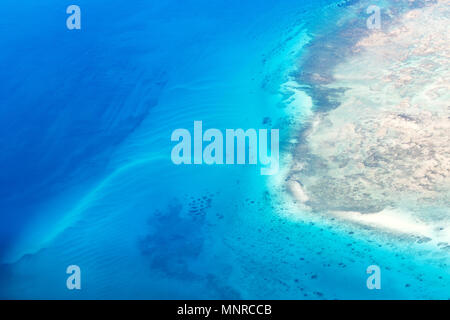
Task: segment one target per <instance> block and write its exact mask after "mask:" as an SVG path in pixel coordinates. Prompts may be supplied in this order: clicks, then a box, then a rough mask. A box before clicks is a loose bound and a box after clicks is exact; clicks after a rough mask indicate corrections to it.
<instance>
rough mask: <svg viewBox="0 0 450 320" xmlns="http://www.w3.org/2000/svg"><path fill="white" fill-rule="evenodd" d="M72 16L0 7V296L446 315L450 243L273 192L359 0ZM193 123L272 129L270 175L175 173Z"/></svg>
mask: <svg viewBox="0 0 450 320" xmlns="http://www.w3.org/2000/svg"><path fill="white" fill-rule="evenodd" d="M72 2H73V3H65V2H61V1H57V0H41V1H32V0H23V1H21V2H20V4H19V3H18V2H17V1H13V0H3V1H2V2H1V4H0V8H1V12H2V13H1V17H0V28H1V30H2V32H1V35H0V47H1V48H2V50H1V51H0V70H1V72H0V84H1V85H0V166H1V168H2V171H1V173H0V298H2V299H448V298H450V268H449V260H450V258H449V256H450V254H449V252H450V251H449V248H450V247H449V245H448V243H447V244H445V243H444V242H442V241H441V242H439V245H438V244H436V243H434V242H433V241H431V242H430V241H427V239H428V238H426V237H424V236H423V235H420V234H414V232H415V231H414V230H412V231H411V230H408V226H409V225H408V224H406V225H404V226H403V231H405V232H404V233H402V232H398V231H399V230H396V232H391V231H389V230H384V229H383V228H378V225H375V226H374V225H370V223H369V224H367V223H366V224H355V223H354V222H352V221H348V220H347V219H342V218H340V217H339V216H338V215H337V216H336V215H332V214H329V213H328V211H327V210H328V208H322V207H320V206H316V207H314V206H313V209H311V208H306V207H305V206H303V205H302V204H300V203H299V202H300V201H298V199H297V198H296V197H295V193H294V194H293V192H292V190H289V187H288V185H287V183H286V181H288V180H289V177H291V175H292V170H293V163H294V162H295V161H294V160H295V157H296V156H297V155H298V152H299V151H298V150H299V148H300V150H301V146H302V145H303V144H304V141H302V132H303V131H302V130H305V128H308V127H310V126H311V123H313V121H312V120H311V119H314V116H315V115H317V114H319V113H321V112H327V111H329V110H332V109H334V108H336V105H335V104H334V101H330V99H328V97H329V96H327V94H329V91H327V92H325V93H326V94H325V93H324V91H320V90H319V89H323V88H319V89H317V88H316V89H317V90H315V87H314V86H313V84H314V83H313V81H310V82H308V81H307V80H311V79H310V78H308V77H307V75H306V76H305V74H306V72H307V73H308V74H314V73H315V72H317V73H318V74H321V72H323V74H327V72H328V70H330V69H331V68H332V67H333V66H336V65H339V64H340V63H341V62H347V63H348V55H347V53H348V51H349V50H350V49H351V48H352V45H354V43H356V42H357V41H359V40H360V39H361V38H362V37H364V36H366V34H365V33H361V32H360V31H355V32H353V30H361V28H365V25H366V19H367V17H368V16H369V15H368V14H367V13H366V11H365V9H366V8H367V5H366V3H365V2H362V1H351V0H350V1H343V0H340V1H331V0H317V1H316V0H315V1H306V0H284V1H271V0H268V1H256V0H248V1H233V0H227V1H222V0H215V1H211V0H209V1H206V0H185V1H174V0H160V1H156V0H134V1H123V0H114V1H111V0H108V1H106V0H95V1H92V0H89V1H88V0H75V1H72ZM376 2H377V5H379V6H380V7H381V8H387V7H388V6H389V5H390V4H389V1H384V2H383V1H376ZM394 2H395V1H394ZM419 2H420V3H419ZM444 3H446V4H447V5H448V2H444ZM69 4H76V5H78V6H79V7H80V8H81V17H82V18H81V19H82V20H81V21H82V24H81V30H68V29H67V27H66V19H67V17H68V16H69V15H68V14H67V13H66V8H67V6H68V5H69ZM425 5H427V1H423V2H422V1H418V2H417V3H415V2H414V4H411V2H410V1H404V2H401V1H400V3H397V2H396V4H395V6H394V9H391V11H389V12H388V13H387V11H386V10H385V11H383V15H382V17H383V18H385V19H386V22H387V23H388V22H389V23H394V22H395V19H396V17H397V16H400V15H401V14H402V13H403V12H407V11H408V10H412V9H415V8H416V9H418V10H421V8H422V7H423V6H425ZM383 6H386V7H383ZM395 8H397V9H395ZM446 18H448V16H446ZM445 21H447V22H448V19H447V20H445V19H444V20H443V22H445ZM364 30H366V29H364ZM345 31H349V32H348V34H347V35H345V34H346V33H345ZM339 37H341V38H339ZM336 39H347V40H342V41H337V40H336ZM331 43H332V45H333V46H334V49H333V50H331V51H330V52H334V53H339V54H330V55H326V54H325V53H326V50H327V49H326V48H327V45H328V44H331ZM320 52H321V53H322V54H320ZM311 57H317V58H316V59H315V60H316V61H315V64H313V63H310V62H311V59H313V60H314V58H311ZM319 58H322V59H323V60H318V59H319ZM350 62H351V61H350ZM312 66H314V68H315V69H314V70H319V71H314V70H313V71H311V70H312ZM447 68H448V64H447ZM353 71H354V70H353ZM447 81H448V79H447ZM319 82H320V81H319ZM327 84H328V82H327ZM347 84H348V83H347ZM327 89H329V88H327ZM321 98H323V99H321ZM336 110H337V109H336ZM349 117H350V115H349ZM194 121H202V123H203V127H204V130H206V129H207V128H217V129H219V130H222V131H223V132H224V131H225V130H226V129H235V128H243V129H249V128H255V129H279V130H280V154H281V162H280V171H279V173H278V174H276V175H272V176H264V175H261V174H260V167H259V165H211V166H208V165H180V166H177V165H174V164H173V163H172V161H171V158H170V154H171V150H172V148H173V146H174V143H173V142H171V141H170V137H171V134H172V132H173V131H174V130H176V129H178V128H186V129H188V130H190V131H191V132H193V125H194ZM338 193H339V192H338ZM340 194H342V192H340ZM319 203H320V201H319ZM443 203H444V204H443V208H442V205H441V207H440V208H437V209H435V210H436V212H438V214H437V215H438V216H439V217H438V218H436V219H435V220H437V221H439V223H440V224H439V227H441V228H443V229H445V230H447V229H446V228H450V226H449V225H447V223H448V220H445V219H442V216H444V217H445V215H447V216H446V217H448V213H449V210H448V205H449V204H448V203H447V202H445V200H444V202H443ZM446 205H447V207H446ZM397 209H398V208H397ZM419 210H421V209H419ZM427 210H428V209H427ZM430 210H431V209H430ZM389 217H390V218H392V216H389ZM402 221H403V220H401V221H400V222H399V223H400V224H401V223H403V222H402ZM408 221H409V220H408ZM432 225H433V226H435V225H434V224H432ZM405 226H406V227H405ZM399 228H400V229H401V228H402V226H400V227H399ZM405 229H406V230H405ZM409 231H411V232H409ZM443 243H444V244H443ZM70 265H77V266H79V267H80V269H81V279H82V288H81V290H68V289H67V287H66V279H67V277H68V275H67V274H66V268H67V267H68V266H70ZM371 265H377V266H379V267H380V269H381V290H369V289H368V287H367V285H366V281H367V278H368V277H369V274H367V272H366V270H367V268H368V266H371Z"/></svg>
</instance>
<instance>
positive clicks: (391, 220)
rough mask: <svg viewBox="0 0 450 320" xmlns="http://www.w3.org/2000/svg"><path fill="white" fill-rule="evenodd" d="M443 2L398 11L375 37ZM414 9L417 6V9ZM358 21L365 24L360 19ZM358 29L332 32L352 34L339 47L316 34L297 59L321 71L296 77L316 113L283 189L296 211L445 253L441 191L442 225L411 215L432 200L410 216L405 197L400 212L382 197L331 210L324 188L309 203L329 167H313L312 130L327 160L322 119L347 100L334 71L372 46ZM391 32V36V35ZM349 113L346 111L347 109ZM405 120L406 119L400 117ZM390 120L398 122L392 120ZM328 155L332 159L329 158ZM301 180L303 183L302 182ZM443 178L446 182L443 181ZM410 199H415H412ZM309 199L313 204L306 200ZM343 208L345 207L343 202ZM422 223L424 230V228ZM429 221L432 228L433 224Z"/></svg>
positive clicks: (302, 135) (336, 40) (449, 237)
mask: <svg viewBox="0 0 450 320" xmlns="http://www.w3.org/2000/svg"><path fill="white" fill-rule="evenodd" d="M442 3H443V2H440V4H428V5H425V6H423V8H422V9H417V8H413V9H411V8H403V9H404V10H403V11H402V14H401V15H400V16H399V17H398V18H397V19H396V20H394V19H392V20H391V21H388V28H387V29H386V30H383V31H381V32H379V33H380V34H384V33H390V35H389V36H393V35H394V36H395V35H396V33H398V32H397V31H396V29H395V28H396V26H397V25H399V24H402V23H404V21H402V20H403V19H404V17H405V16H406V17H408V16H409V17H411V15H412V16H413V17H414V18H415V15H416V14H417V12H423V11H427V10H428V11H429V10H430V9H427V8H430V7H433V6H439V5H442ZM418 7H421V6H420V5H419V6H418ZM394 9H395V10H399V11H401V10H400V9H399V8H398V7H395V8H393V9H392V11H395V10H394ZM356 11H358V9H356ZM362 21H363V22H365V20H362ZM348 23H349V24H350V25H351V24H352V23H354V20H353V19H350V22H348ZM360 24H361V23H359V25H358V24H357V25H356V27H355V29H351V28H349V29H350V30H348V29H346V26H347V25H345V24H344V27H340V28H338V29H337V30H334V31H333V32H332V34H340V36H341V38H342V37H343V36H347V35H348V34H351V35H352V38H350V39H348V38H344V39H345V41H343V42H340V40H341V39H340V38H339V37H336V38H334V37H330V35H329V34H325V35H321V36H320V37H319V38H315V39H313V41H312V45H309V46H308V48H307V53H306V54H305V56H303V57H302V59H301V61H302V63H303V66H305V62H308V61H309V62H311V61H312V58H314V57H315V58H316V60H315V61H316V64H317V63H319V62H320V63H321V66H325V68H323V67H322V69H319V71H320V73H317V72H314V71H317V69H316V65H315V64H314V63H310V64H307V65H306V66H305V68H303V69H302V72H301V73H300V74H299V75H298V77H297V81H298V83H299V86H302V87H304V88H306V89H305V90H304V92H306V93H307V94H308V95H310V97H311V98H312V100H313V104H314V109H315V110H314V111H315V112H314V115H313V116H312V117H311V119H309V121H307V122H306V123H305V124H304V126H303V128H302V130H301V132H300V134H299V142H298V144H297V147H296V150H295V151H294V152H293V156H292V161H291V163H292V166H291V169H290V170H289V173H288V174H287V177H286V180H287V183H286V189H287V191H288V193H289V194H290V195H291V196H292V197H293V198H294V199H295V200H294V202H300V204H301V206H300V207H299V208H302V209H304V210H311V211H312V212H315V211H320V212H326V213H327V214H329V215H330V216H332V217H334V218H336V219H340V220H343V221H345V222H346V223H351V224H353V225H360V226H364V227H371V228H373V229H374V230H381V229H383V230H388V231H389V230H390V231H389V232H392V233H393V234H412V235H416V236H419V237H424V238H425V239H428V238H431V239H432V240H430V241H431V242H433V243H434V244H435V245H436V246H437V247H438V248H445V249H446V250H447V249H448V248H450V246H449V245H448V243H449V242H450V233H449V232H448V230H445V229H444V227H443V226H441V224H442V225H445V221H446V219H447V217H445V203H446V199H447V194H448V190H445V188H444V189H443V192H444V193H445V194H444V195H443V198H442V200H441V204H442V206H443V210H444V213H443V215H444V217H441V220H439V219H437V220H436V221H432V222H430V221H427V220H426V219H425V221H424V220H423V219H422V220H421V219H420V218H423V217H420V216H419V217H417V216H415V215H417V212H415V211H427V210H428V211H430V210H432V209H433V208H432V207H431V205H433V204H434V203H435V201H433V202H431V203H430V206H425V207H420V206H412V207H413V209H414V210H412V211H410V210H408V206H409V203H408V201H409V200H408V199H407V198H410V196H408V197H406V198H405V199H406V200H405V201H404V202H405V203H406V204H407V206H406V210H405V208H403V207H401V206H400V205H403V204H402V203H401V202H394V203H392V202H389V201H388V202H386V203H384V202H383V200H384V199H385V198H383V197H382V196H381V198H380V199H378V200H375V201H373V203H372V205H371V206H369V207H367V206H366V205H365V203H364V200H357V201H356V202H355V204H358V203H362V207H361V208H360V209H362V210H359V209H358V208H357V206H356V207H355V208H354V209H352V208H351V207H347V208H346V207H344V210H340V209H339V207H338V206H337V207H336V208H333V206H334V205H332V206H329V205H328V206H327V205H325V206H323V205H322V203H323V201H324V199H323V197H324V196H328V195H329V192H328V191H327V190H329V189H326V187H325V189H324V190H320V189H315V190H316V191H315V192H316V194H317V192H318V194H319V197H318V198H316V199H314V191H313V192H311V190H310V189H311V186H314V183H316V181H314V179H315V180H317V179H319V180H320V179H321V176H320V173H321V172H322V177H325V176H324V175H323V173H324V172H325V174H326V171H324V170H326V169H324V168H326V167H327V166H329V163H328V164H327V163H322V164H320V163H319V164H318V163H317V162H318V161H317V160H319V161H320V158H318V157H317V153H316V154H314V153H313V152H311V147H312V146H311V144H310V141H309V139H311V136H314V134H317V131H318V129H317V127H318V126H320V125H322V127H323V128H320V129H321V130H322V132H323V133H322V135H323V136H324V139H322V140H318V141H320V143H317V145H316V146H313V148H314V147H315V148H316V149H315V150H316V152H317V150H320V151H321V149H325V152H323V151H322V153H319V154H322V155H324V156H328V155H330V154H327V150H331V149H329V148H331V147H329V146H326V144H327V143H329V144H330V145H332V144H333V139H331V140H330V137H333V136H330V135H327V130H329V128H330V124H329V123H326V124H323V123H324V121H329V120H328V119H327V117H328V118H329V116H328V115H329V113H332V112H333V111H334V110H337V109H339V108H340V107H341V104H342V100H343V99H344V98H347V99H348V97H346V92H347V91H348V90H349V89H348V88H345V89H344V88H340V86H339V81H341V82H342V83H346V82H343V81H346V79H345V78H342V77H340V76H339V75H338V76H336V72H335V70H336V69H338V68H339V67H340V66H342V65H345V64H349V65H350V64H351V60H352V59H355V57H356V58H357V57H359V56H360V55H361V52H363V51H364V50H367V49H365V48H364V45H365V46H367V45H368V44H369V45H370V44H373V43H374V41H373V40H371V39H373V38H374V36H373V34H374V33H376V32H373V33H371V32H367V31H368V30H363V29H361V26H360ZM392 29H393V31H391V30H392ZM371 37H372V38H371ZM327 38H333V41H332V44H331V45H330V44H329V43H328V42H326V41H325V40H326V39H327ZM378 38H379V37H378ZM375 39H376V38H375ZM368 40H369V41H368ZM339 43H344V45H343V46H339V45H336V44H339ZM367 43H368V44H367ZM375 43H376V42H375ZM349 44H352V45H349ZM323 48H328V49H329V50H328V51H326V50H322V51H320V50H321V49H323ZM336 48H338V49H341V50H340V51H339V50H338V52H337V53H336ZM317 50H319V54H318V57H317V56H315V53H316V51H317ZM327 55H328V57H327ZM327 59H328V60H327ZM317 61H318V62H317ZM324 62H327V63H324ZM344 70H345V69H344ZM300 83H301V85H300ZM336 83H337V84H336ZM311 93H312V94H311ZM317 106H320V107H319V108H318V107H317ZM349 108H350V107H348V108H347V109H349ZM349 110H351V108H350V109H349ZM349 110H346V113H347V114H348V113H349ZM444 112H445V110H444ZM336 113H337V111H336ZM344 113H345V112H343V111H342V112H341V114H344ZM405 117H407V116H404V117H401V118H405ZM333 120H334V121H339V120H338V118H333ZM394 120H395V121H397V120H396V119H394ZM406 120H408V119H406ZM432 120H434V119H433V118H431V119H430V121H432ZM372 121H373V120H372ZM343 122H345V120H343ZM427 125H428V124H427ZM445 125H446V124H445V123H444V124H443V126H444V127H445ZM406 126H409V124H408V123H407V124H406ZM404 127H405V126H404V125H403V123H401V125H400V126H399V130H400V131H402V130H404ZM331 128H333V127H331ZM362 128H364V127H362ZM353 130H354V129H353ZM362 130H364V129H362ZM334 137H336V136H334ZM346 138H348V139H351V138H349V137H348V136H347V137H344V140H345V139H346ZM338 141H339V140H338ZM375 145H376V144H375ZM327 148H328V149H327ZM336 152H337V153H336V155H339V153H340V151H339V150H337V151H336ZM331 155H333V154H332V153H331ZM299 156H300V158H301V159H302V160H303V161H302V162H301V161H298V160H297V158H298V157H299ZM413 159H414V158H413ZM348 161H350V163H351V161H352V160H351V159H350V160H347V162H348ZM375 161H376V160H375ZM395 161H397V160H393V162H395ZM397 163H398V161H397ZM321 165H322V166H321ZM339 165H343V166H344V167H345V163H341V164H339ZM308 166H309V167H308ZM337 170H339V168H337ZM364 170H365V169H364ZM364 170H363V172H362V173H361V171H360V174H363V175H364ZM317 172H318V173H319V176H317V174H318V173H317ZM344 174H345V172H344ZM375 177H376V176H375ZM305 179H306V183H304V181H305ZM308 179H309V182H308ZM322 179H323V178H322ZM444 179H446V177H444ZM341 187H342V185H340V184H339V183H338V184H337V185H336V189H335V190H334V191H333V192H335V193H336V197H338V194H340V193H341V194H342V193H345V194H349V193H348V191H347V192H345V191H343V189H342V188H341ZM369 187H370V184H369ZM308 189H309V190H308ZM366 189H367V190H369V191H367V190H366V191H365V193H370V192H371V190H370V188H366ZM381 189H383V188H381ZM363 190H364V189H363ZM359 192H360V191H359ZM360 193H361V192H360ZM356 196H357V197H358V191H356ZM393 196H394V197H397V196H400V197H401V194H400V195H398V194H395V193H394V194H393ZM412 196H413V198H414V194H413V195H412ZM311 198H313V199H312V200H311ZM344 198H345V195H344ZM394 200H395V199H394ZM314 201H315V202H314ZM333 201H334V202H333ZM335 201H336V200H334V199H331V200H329V204H333V203H339V202H335ZM343 203H345V200H344V202H343ZM419 204H420V203H419ZM358 205H359V204H358ZM364 208H365V209H364ZM438 214H439V213H438ZM325 215H326V214H324V216H325ZM441 215H442V212H441ZM431 220H432V219H431ZM425 222H426V226H424V225H423V224H424V223H425ZM433 222H436V223H435V224H433ZM426 241H428V240H426Z"/></svg>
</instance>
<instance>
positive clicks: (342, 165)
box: [290, 1, 450, 229]
mask: <svg viewBox="0 0 450 320" xmlns="http://www.w3.org/2000/svg"><path fill="white" fill-rule="evenodd" d="M449 21H450V1H438V2H436V3H433V4H428V5H427V6H425V7H423V8H420V9H414V10H411V11H409V12H407V13H405V14H403V15H402V16H401V17H399V19H398V21H396V22H395V23H394V24H392V25H391V26H390V27H389V28H388V29H387V30H385V31H373V32H370V33H369V34H368V35H367V36H365V37H363V38H362V39H360V40H359V41H358V42H357V43H356V45H354V47H353V48H352V51H353V52H354V54H352V55H350V56H349V57H347V58H346V59H344V60H343V61H342V62H340V63H338V64H337V65H336V66H335V67H334V68H333V71H332V78H333V81H330V82H328V83H324V84H321V85H320V86H321V90H323V89H325V90H328V91H329V92H334V93H336V92H339V94H338V96H337V98H335V99H336V100H337V101H338V102H339V106H338V107H337V108H335V109H333V110H331V111H327V112H321V113H317V114H316V115H315V116H314V119H313V120H312V122H311V126H310V128H309V129H308V130H307V131H306V132H305V133H304V135H303V139H302V140H303V142H304V143H302V144H301V145H299V146H298V148H297V150H296V154H295V157H294V158H295V160H294V164H293V167H292V170H291V175H290V186H291V190H293V193H294V195H296V197H297V198H298V200H300V201H301V202H302V203H304V204H305V205H307V206H309V207H311V208H312V209H313V210H318V211H337V212H359V213H363V214H368V213H377V212H381V211H383V210H386V209H389V210H391V209H392V208H394V209H395V208H402V209H407V210H409V211H410V212H413V213H414V217H415V219H417V221H416V222H418V223H420V222H421V221H422V222H427V221H432V222H436V226H441V227H439V228H441V229H442V228H443V227H442V226H448V225H449V222H450V209H449V208H450V90H449V89H450V36H449V32H448V28H449V27H448V25H449Z"/></svg>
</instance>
